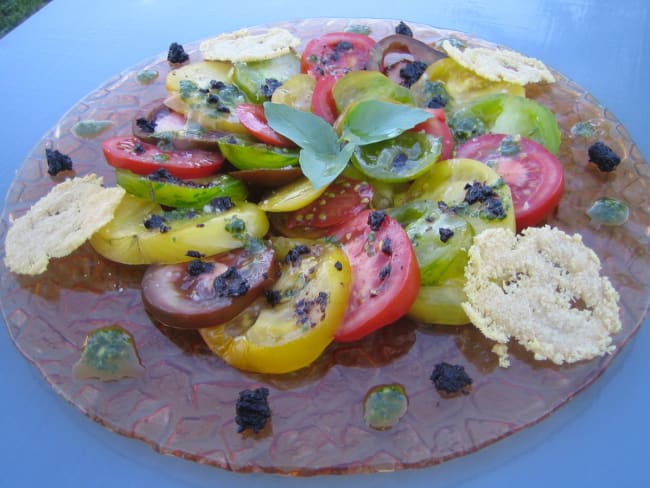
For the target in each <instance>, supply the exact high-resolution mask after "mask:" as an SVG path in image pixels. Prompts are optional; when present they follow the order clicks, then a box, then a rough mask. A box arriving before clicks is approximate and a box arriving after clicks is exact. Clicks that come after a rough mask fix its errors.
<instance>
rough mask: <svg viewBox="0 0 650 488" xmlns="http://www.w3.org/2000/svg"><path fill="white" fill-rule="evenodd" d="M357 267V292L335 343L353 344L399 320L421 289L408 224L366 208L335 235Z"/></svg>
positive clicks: (354, 269) (354, 283)
mask: <svg viewBox="0 0 650 488" xmlns="http://www.w3.org/2000/svg"><path fill="white" fill-rule="evenodd" d="M334 237H336V238H337V239H338V240H340V242H341V243H342V245H343V250H344V251H345V254H346V255H347V256H348V259H349V261H350V266H351V267H352V292H351V296H350V301H349V304H348V309H347V312H346V314H345V317H344V318H343V321H342V322H341V325H340V326H339V329H338V331H337V332H336V335H335V340H337V341H341V342H349V341H355V340H358V339H361V338H362V337H364V336H366V335H368V334H370V333H371V332H373V331H375V330H377V329H379V328H381V327H384V326H386V325H388V324H391V323H393V322H395V321H396V320H397V319H399V318H400V317H401V316H403V315H404V314H405V313H406V312H408V310H409V309H410V308H411V305H412V304H413V302H414V301H415V299H416V297H417V295H418V291H419V290H420V271H419V269H418V263H417V258H416V256H415V252H414V251H413V246H411V241H410V240H409V237H408V235H407V234H406V232H405V231H404V229H403V228H402V226H401V225H400V224H399V222H397V221H396V220H394V219H393V218H392V217H390V216H388V215H387V214H385V213H384V212H381V211H371V210H366V211H364V212H361V213H360V214H359V215H357V216H356V217H355V218H353V219H352V220H350V221H349V222H347V223H346V224H343V225H342V226H341V227H338V228H337V229H336V231H335V232H334Z"/></svg>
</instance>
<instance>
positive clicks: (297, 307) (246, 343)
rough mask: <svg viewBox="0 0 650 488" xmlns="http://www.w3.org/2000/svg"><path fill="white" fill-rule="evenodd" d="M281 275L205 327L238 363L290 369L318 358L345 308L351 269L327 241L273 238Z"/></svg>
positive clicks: (264, 369)
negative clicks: (231, 313) (243, 306)
mask: <svg viewBox="0 0 650 488" xmlns="http://www.w3.org/2000/svg"><path fill="white" fill-rule="evenodd" d="M273 247H274V249H275V252H276V256H277V257H278V258H279V261H278V262H279V269H280V275H279V278H278V279H277V281H276V282H275V284H274V285H273V286H272V287H271V288H270V289H268V290H267V291H266V292H265V293H264V296H262V297H260V298H258V299H257V300H256V301H255V302H254V303H253V304H252V305H251V306H249V307H248V308H247V309H245V310H244V311H243V312H242V313H241V314H240V315H238V316H237V317H235V318H234V319H232V320H231V321H228V322H226V323H224V324H222V325H219V326H216V327H210V328H205V329H200V333H201V336H202V337H203V340H204V341H205V342H206V344H207V345H208V346H209V347H210V349H211V350H212V351H213V352H214V353H215V354H217V355H218V356H219V357H220V358H221V359H223V360H224V361H225V362H226V363H228V364H230V365H231V366H234V367H235V368H237V369H241V370H244V371H251V372H256V373H288V372H290V371H295V370H298V369H301V368H304V367H305V366H308V365H309V364H311V363H312V362H313V361H315V360H316V359H317V358H318V357H319V356H320V355H321V353H322V352H323V351H324V350H325V348H326V347H327V346H328V345H329V344H330V343H331V342H332V340H333V338H334V333H335V332H336V329H337V328H338V326H339V324H340V323H341V319H342V318H343V315H344V314H345V310H346V308H347V304H348V298H349V294H350V281H351V275H352V273H351V270H350V265H349V263H348V260H347V258H346V256H345V253H344V252H343V251H342V250H341V249H339V248H338V247H337V246H336V245H334V244H330V243H327V242H324V241H310V240H294V239H285V238H277V239H274V241H273Z"/></svg>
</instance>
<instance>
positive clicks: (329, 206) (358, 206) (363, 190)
mask: <svg viewBox="0 0 650 488" xmlns="http://www.w3.org/2000/svg"><path fill="white" fill-rule="evenodd" d="M373 195H374V192H373V189H372V185H370V183H367V182H365V181H359V180H353V179H351V178H345V177H343V176H341V177H339V178H337V179H336V180H335V181H334V182H333V183H331V184H330V185H329V186H328V187H327V190H325V193H323V194H322V195H321V196H320V197H319V198H318V199H316V200H315V201H314V202H312V203H310V204H309V205H307V206H306V207H303V208H301V209H300V210H296V211H294V212H289V213H287V214H286V220H285V225H286V227H288V228H289V229H293V228H296V227H307V228H317V229H322V228H325V227H333V226H335V225H339V224H342V223H343V222H345V221H346V220H349V219H350V218H352V217H354V216H355V215H356V214H358V213H359V212H361V211H362V210H364V209H366V208H368V206H369V205H370V202H371V201H372V197H373Z"/></svg>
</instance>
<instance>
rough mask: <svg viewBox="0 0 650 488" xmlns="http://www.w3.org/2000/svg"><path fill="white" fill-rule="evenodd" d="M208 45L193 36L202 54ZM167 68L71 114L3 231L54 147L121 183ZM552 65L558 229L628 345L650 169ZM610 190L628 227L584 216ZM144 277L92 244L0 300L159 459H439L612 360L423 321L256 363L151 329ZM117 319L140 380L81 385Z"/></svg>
mask: <svg viewBox="0 0 650 488" xmlns="http://www.w3.org/2000/svg"><path fill="white" fill-rule="evenodd" d="M397 23H398V22H397V21H393V20H375V19H373V20H371V19H312V20H303V21H298V22H287V23H280V24H275V25H278V26H280V27H285V28H287V29H289V30H290V31H292V32H293V33H295V34H297V35H298V36H300V37H301V38H303V39H306V38H309V37H314V36H317V35H319V34H323V33H326V32H332V31H341V30H344V29H346V28H348V27H350V26H351V25H355V24H358V25H365V26H369V27H370V28H371V30H372V36H373V37H376V38H377V39H379V38H381V37H383V36H385V35H388V34H391V33H392V32H393V29H394V27H395V26H396V25H397ZM412 28H413V30H414V33H415V37H416V38H418V39H421V40H424V41H426V42H435V41H436V40H438V39H440V38H442V37H449V36H454V37H457V38H460V39H462V40H464V41H466V42H467V43H468V44H470V45H490V44H489V43H488V42H485V41H481V40H478V39H475V38H473V37H471V36H469V35H466V34H462V33H458V32H451V31H446V30H438V29H434V28H431V27H428V26H424V25H412ZM253 30H255V29H253ZM197 45H198V44H194V45H192V46H186V47H187V48H188V51H190V52H191V53H192V58H193V59H194V60H196V59H198V56H197ZM303 45H304V44H303ZM144 70H157V71H158V74H159V76H158V78H157V80H156V81H154V82H153V83H151V84H144V83H142V82H140V81H138V78H137V75H138V73H141V72H142V71H144ZM168 70H169V66H168V64H167V62H166V61H165V59H164V57H162V56H161V57H158V58H156V59H153V60H149V61H147V62H145V63H142V64H140V65H138V66H135V67H133V68H132V69H129V70H127V71H125V72H124V73H122V74H120V75H118V76H116V77H115V78H114V79H113V80H111V81H109V82H108V83H106V84H104V85H103V86H102V87H100V88H99V89H97V90H96V91H95V92H93V93H92V94H90V95H89V96H87V97H86V98H85V99H84V100H82V101H81V102H79V103H78V104H77V105H76V106H74V107H73V108H72V109H71V110H70V111H69V112H68V113H67V114H66V115H65V116H64V117H63V118H62V119H61V121H60V122H59V123H58V124H57V126H56V127H54V129H52V130H51V131H50V132H49V133H48V134H47V135H46V136H45V137H44V138H43V139H42V140H41V141H40V142H39V143H38V144H37V145H36V147H35V148H34V150H33V151H32V153H31V154H30V155H29V157H28V158H27V159H26V160H25V162H24V163H23V165H22V166H21V168H20V170H19V171H18V174H17V177H16V179H15V181H14V182H13V184H12V186H11V188H10V190H9V193H8V197H7V201H6V205H5V209H4V213H3V218H2V222H1V224H0V225H1V227H0V235H1V236H2V237H3V240H4V236H5V235H6V231H7V228H8V225H10V222H11V221H12V220H13V219H15V218H16V217H17V216H19V215H21V214H23V213H24V212H25V211H26V210H27V209H28V208H29V207H30V206H31V205H32V204H33V203H34V202H35V201H36V200H37V199H38V198H40V197H41V196H43V195H44V194H46V193H47V192H48V191H49V189H50V188H51V187H52V186H53V185H54V184H56V183H57V182H58V181H59V180H60V178H52V177H50V176H49V175H48V174H47V171H46V169H47V166H46V162H45V149H46V148H56V149H59V150H60V151H61V152H63V153H65V154H68V155H70V156H71V157H72V159H73V161H74V163H75V166H74V169H75V171H76V173H77V174H78V175H83V174H87V173H89V172H96V173H98V174H100V175H103V176H104V177H105V182H106V183H107V184H108V185H112V184H114V177H113V175H112V170H111V169H110V168H109V167H108V166H107V165H106V164H105V163H104V162H103V157H102V154H101V149H100V141H101V140H102V139H103V138H106V137H109V136H112V135H120V134H122V135H124V134H128V133H130V130H131V121H132V119H133V118H134V116H135V115H136V113H138V111H139V110H140V108H141V107H142V106H144V105H146V104H149V103H151V102H152V101H154V100H157V99H160V98H162V97H163V96H164V80H165V74H166V73H167V71H168ZM556 75H557V78H558V82H557V83H555V84H553V85H550V86H540V87H535V88H533V89H531V90H529V94H530V96H532V97H533V98H536V99H537V100H540V101H541V102H543V103H544V104H546V105H547V106H549V107H550V108H552V109H553V110H554V111H555V112H556V113H557V116H558V118H559V121H560V124H561V126H562V128H563V132H562V147H561V150H560V159H561V160H562V161H563V162H564V164H565V169H566V195H565V197H564V199H563V200H562V202H561V203H560V205H559V208H558V210H557V212H556V213H555V214H554V215H553V216H552V218H550V220H549V223H551V224H553V225H557V226H558V227H560V228H562V229H564V230H565V231H567V232H569V233H573V232H579V233H581V234H582V235H583V238H584V241H585V243H586V244H587V245H588V246H590V247H591V248H593V249H594V250H595V251H596V253H597V254H598V255H599V257H600V259H601V261H602V264H603V272H604V274H605V275H607V276H608V277H609V278H610V279H611V281H612V282H613V284H614V286H615V287H616V289H617V290H618V292H619V293H620V297H621V301H620V304H621V319H622V323H623V329H622V331H621V332H620V333H619V334H618V335H617V336H616V337H615V344H616V346H617V350H616V351H617V352H618V351H620V350H621V348H622V346H623V345H624V344H625V343H626V342H627V341H628V340H629V339H630V338H631V337H632V336H633V335H634V333H635V332H636V331H637V329H638V328H639V327H640V325H641V324H642V323H643V321H644V317H645V316H646V313H647V310H648V304H649V297H650V281H649V280H650V255H649V251H648V248H649V242H648V241H649V237H648V231H647V229H649V228H650V199H649V195H650V188H649V186H650V185H649V182H650V179H649V177H648V173H649V169H648V165H647V163H646V162H645V161H644V159H643V157H642V156H641V154H640V153H639V150H638V148H637V146H636V145H635V144H634V142H633V141H632V140H630V137H629V135H628V133H627V132H626V131H625V129H624V128H623V127H622V125H621V124H620V123H619V122H618V121H617V120H616V118H615V117H614V116H613V115H612V114H611V113H609V112H608V111H607V110H606V109H604V108H603V107H601V106H600V105H599V104H598V102H597V101H596V100H594V99H593V98H592V97H591V96H590V95H589V94H588V93H586V92H585V90H583V89H582V88H580V87H579V86H577V85H576V84H574V83H573V82H571V81H570V80H568V79H566V78H565V77H563V76H562V75H560V74H559V73H556ZM87 120H99V121H111V122H112V123H113V125H112V127H110V128H109V129H108V130H106V131H105V132H103V133H102V134H101V135H99V136H97V137H95V138H88V137H86V138H84V137H79V136H77V135H75V133H74V132H73V130H72V129H73V127H74V126H75V124H76V123H77V122H80V121H87ZM587 120H591V121H593V122H594V123H596V134H595V135H594V137H591V138H583V137H579V136H573V135H572V134H571V128H572V127H573V126H574V124H576V123H577V122H579V121H587ZM597 139H598V140H603V141H604V142H606V143H607V144H609V145H611V146H612V147H613V148H614V149H615V151H616V152H617V153H618V154H619V155H620V156H621V157H622V160H623V162H622V163H621V165H620V166H619V168H618V169H617V170H616V171H615V172H614V173H613V174H601V173H599V172H598V171H596V170H594V168H593V165H590V164H589V163H588V161H587V159H588V158H587V148H588V147H589V145H591V144H592V143H593V142H594V141H595V140H597ZM601 196H611V197H616V198H619V199H622V200H624V201H626V202H627V203H628V204H629V206H630V218H629V221H628V222H627V223H626V224H625V225H623V226H619V227H604V226H598V225H595V224H593V223H590V220H589V218H588V217H587V215H586V213H585V212H586V210H587V209H588V208H589V207H590V206H591V204H592V203H593V201H594V200H595V199H596V198H598V197H601ZM143 271H144V268H142V267H128V266H120V265H116V264H114V263H111V262H108V261H106V260H104V259H102V258H101V257H99V256H97V255H96V254H95V253H94V251H93V250H92V249H91V248H90V247H89V246H88V245H86V246H84V247H82V248H81V249H79V250H78V251H77V252H75V253H74V254H73V255H71V256H69V257H66V258H63V259H58V260H55V261H53V262H52V263H50V267H49V269H48V271H47V272H46V273H44V274H43V275H41V276H38V277H34V278H30V277H21V276H17V275H13V274H11V273H9V272H8V271H7V269H6V268H5V267H4V264H0V280H1V282H0V286H1V289H2V295H1V298H0V300H1V304H2V311H3V313H4V317H5V322H6V324H7V327H8V329H9V333H10V335H11V337H12V339H13V340H14V342H15V344H16V347H17V348H18V349H19V350H20V351H21V352H22V353H23V354H24V355H25V357H27V359H28V360H29V361H31V362H32V363H33V364H34V365H35V366H36V367H37V368H38V369H39V371H40V372H41V373H42V374H43V376H44V377H45V379H46V380H47V381H48V382H49V384H51V385H52V388H54V389H55V390H56V392H57V393H59V394H60V395H61V396H63V397H64V398H65V399H66V400H68V401H69V402H70V403H72V404H73V405H75V406H76V407H77V408H78V409H79V410H80V411H81V412H83V413H84V414H86V415H88V416H89V417H91V418H92V419H94V420H95V421H97V422H99V423H100V424H102V425H104V426H106V427H107V428H109V429H111V430H113V431H115V432H118V433H120V434H123V435H126V436H129V437H133V438H137V439H141V440H143V441H145V442H147V443H148V444H150V445H151V446H152V447H153V448H154V449H156V450H158V451H160V452H162V453H166V454H172V455H176V456H179V457H182V458H186V459H191V460H195V461H199V462H201V463H206V464H210V465H214V466H218V467H221V468H226V469H230V470H233V471H242V472H250V471H267V472H279V473H285V474H292V475H308V474H316V473H350V472H371V471H383V470H396V469H403V468H412V467H420V466H427V465H432V464H436V463H440V462H443V461H445V460H448V459H451V458H454V457H457V456H462V455H464V454H468V453H471V452H473V451H475V450H477V449H479V448H481V447H484V446H486V445H488V444H490V443H493V442H495V441H497V440H499V439H502V438H503V437H505V436H508V435H510V434H513V433H514V432H517V431H519V430H520V429H523V428H525V427H527V426H530V425H532V424H534V423H536V422H538V421H540V420H542V419H543V418H545V417H546V416H548V415H549V414H551V413H552V412H553V411H555V410H556V409H557V408H558V407H560V406H561V405H563V404H564V403H566V402H567V401H569V400H570V399H571V398H572V397H573V396H574V395H576V394H577V393H578V392H580V391H581V390H583V389H584V388H585V387H587V386H588V385H589V384H590V383H592V382H593V381H594V380H595V379H596V378H598V377H599V376H600V375H601V374H602V373H603V371H604V370H605V368H607V366H608V365H609V364H610V363H611V361H612V360H613V359H614V357H615V354H616V353H615V354H614V355H609V356H605V357H602V358H598V359H595V360H593V361H588V362H581V363H578V364H574V365H571V366H562V367H558V366H554V365H552V364H550V363H548V362H536V361H533V360H532V359H531V356H530V355H529V354H528V353H526V352H525V351H523V350H521V349H517V348H514V353H513V355H512V356H513V357H512V366H511V367H510V368H508V369H502V368H499V367H497V359H496V356H494V355H493V354H492V353H490V348H491V345H492V344H491V343H489V341H487V340H485V339H484V338H483V337H482V336H481V334H480V333H478V332H477V330H476V329H475V328H474V327H472V326H466V327H457V328H453V327H441V326H418V325H417V324H415V323H412V322H409V321H406V320H402V321H400V323H398V324H395V325H394V326H391V327H388V328H385V329H383V330H381V331H379V332H377V333H375V334H373V335H372V336H370V337H367V338H366V339H364V340H362V341H359V342H357V343H353V344H337V345H333V346H331V347H330V348H329V349H327V351H326V353H325V354H324V355H323V356H322V357H321V358H320V359H319V360H317V361H316V362H315V363H314V364H313V365H312V366H310V367H308V368H306V369H304V370H302V371H300V372H298V373H294V374H289V375H284V376H266V375H256V374H247V373H243V372H241V371H237V370H235V369H232V368H230V367H228V366H227V365H225V364H224V363H223V362H222V361H221V360H220V359H219V358H217V357H214V356H212V355H211V354H209V353H208V352H207V350H206V348H205V347H204V346H203V345H202V343H201V341H200V340H198V337H197V335H196V334H194V333H180V332H171V331H168V330H164V329H163V328H158V327H156V326H155V325H153V324H152V322H151V320H150V319H149V318H148V316H147V315H146V313H145V312H144V309H143V306H142V303H141V300H140V291H139V282H140V279H141V276H142V273H143ZM113 324H118V325H120V326H121V327H123V328H125V329H126V330H128V331H129V332H130V333H131V334H132V335H133V337H134V339H135V342H136V344H137V350H138V353H139V355H140V358H141V361H142V364H143V366H144V372H143V374H142V375H141V376H139V377H137V378H132V379H125V380H120V381H113V382H101V381H98V380H79V379H75V377H74V376H73V365H74V364H75V362H76V361H77V360H78V359H79V357H80V354H81V351H82V346H83V343H84V340H85V338H86V336H87V334H88V333H89V332H90V331H92V330H94V329H97V328H99V327H104V326H109V325H113ZM441 361H446V362H449V363H452V364H462V365H464V366H465V368H466V370H467V371H468V373H469V374H470V376H471V377H472V378H473V380H474V384H473V388H472V390H471V393H470V394H469V395H464V396H463V395H461V396H460V397H455V398H451V399H444V398H442V397H441V396H440V395H439V393H438V392H437V391H436V389H435V388H434V387H433V385H432V383H431V381H430V380H429V376H430V374H431V371H432V369H433V367H434V365H435V364H437V363H439V362H441ZM392 383H398V384H400V385H402V386H403V387H404V389H405V391H406V394H407V396H408V410H407V413H406V414H405V415H404V417H402V418H401V420H400V421H399V422H398V423H397V424H396V425H395V426H393V427H392V428H390V429H387V430H383V431H378V430H374V429H372V428H370V427H368V426H367V425H366V424H365V422H364V417H363V401H364V397H365V396H366V393H367V392H368V391H369V390H371V389H372V388H373V387H375V386H377V385H382V384H392ZM258 386H266V387H268V388H269V389H270V396H269V403H270V406H271V409H272V412H273V416H272V421H271V425H270V427H267V428H266V429H265V430H263V431H262V433H260V434H259V435H253V434H250V433H248V432H249V431H247V432H246V433H244V434H238V433H237V425H236V423H235V403H236V400H237V398H238V393H239V392H240V391H241V390H244V389H250V388H255V387H258Z"/></svg>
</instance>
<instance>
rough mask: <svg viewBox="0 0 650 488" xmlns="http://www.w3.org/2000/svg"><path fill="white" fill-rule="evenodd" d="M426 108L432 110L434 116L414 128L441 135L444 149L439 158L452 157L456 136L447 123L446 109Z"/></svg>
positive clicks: (433, 134) (441, 159)
mask: <svg viewBox="0 0 650 488" xmlns="http://www.w3.org/2000/svg"><path fill="white" fill-rule="evenodd" d="M426 110H428V111H429V112H431V115H432V117H431V118H430V119H428V120H425V121H424V122H422V123H421V124H418V125H416V126H415V127H413V130H415V131H424V132H426V133H427V134H431V135H432V136H437V137H440V139H442V149H441V150H440V157H439V158H438V160H439V161H444V160H445V159H451V158H452V157H453V155H454V136H453V134H452V133H451V129H450V128H449V126H448V125H447V116H446V115H445V110H444V109H442V108H428V109H426Z"/></svg>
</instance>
